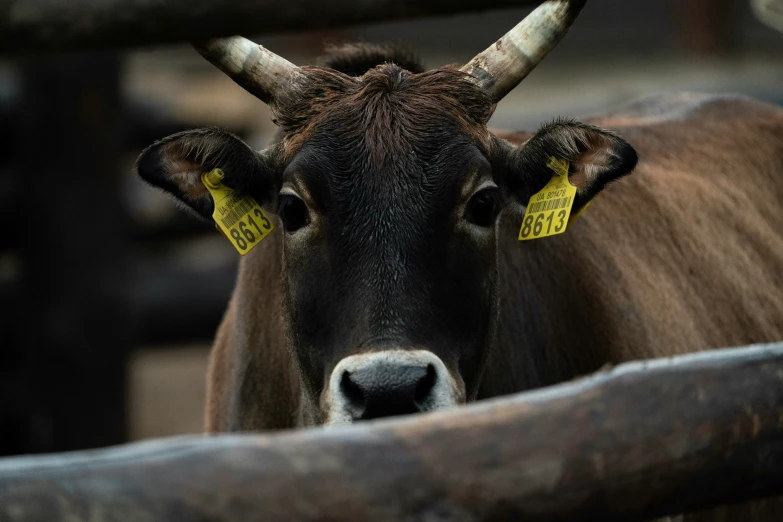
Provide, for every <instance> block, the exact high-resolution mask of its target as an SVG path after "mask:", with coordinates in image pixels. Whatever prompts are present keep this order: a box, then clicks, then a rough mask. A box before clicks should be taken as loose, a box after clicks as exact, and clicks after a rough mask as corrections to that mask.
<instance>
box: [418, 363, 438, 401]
mask: <svg viewBox="0 0 783 522" xmlns="http://www.w3.org/2000/svg"><path fill="white" fill-rule="evenodd" d="M437 379H438V374H437V372H436V371H435V366H433V365H432V364H428V365H427V373H425V374H424V377H422V378H421V379H420V380H419V382H418V383H416V391H415V392H414V394H413V400H414V402H415V403H416V406H418V407H419V409H420V410H424V409H425V407H424V405H425V403H426V402H427V399H428V398H429V397H430V394H431V393H432V389H433V388H434V387H435V382H436V381H437Z"/></svg>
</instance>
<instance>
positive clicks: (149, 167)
mask: <svg viewBox="0 0 783 522" xmlns="http://www.w3.org/2000/svg"><path fill="white" fill-rule="evenodd" d="M215 168H219V169H222V170H223V173H224V175H225V178H224V179H223V183H224V184H225V185H226V186H228V187H230V188H233V189H235V190H236V191H237V192H240V193H242V194H249V195H251V196H253V197H254V198H255V199H256V200H257V201H258V202H259V203H260V204H261V205H264V204H265V203H268V202H269V200H270V199H271V198H273V195H274V194H275V193H276V191H275V187H274V178H275V177H274V176H273V171H274V167H273V161H271V160H270V158H269V157H267V155H265V154H263V153H258V152H256V151H255V150H253V149H252V148H250V147H249V146H248V145H247V144H246V143H245V142H243V141H242V140H240V139H239V138H237V137H236V136H234V135H233V134H231V133H229V132H226V131H224V130H221V129H215V128H203V129H194V130H189V131H185V132H180V133H177V134H172V135H171V136H169V137H167V138H164V139H162V140H160V141H158V142H156V143H153V144H152V145H150V146H149V147H147V148H146V149H145V150H144V151H143V152H142V153H141V155H140V156H139V158H138V159H137V160H136V171H137V172H138V174H139V176H141V177H142V178H143V179H144V180H145V181H147V182H148V183H150V184H152V185H154V186H156V187H158V188H161V189H163V190H165V191H166V192H169V193H171V194H173V195H174V196H176V197H177V199H179V200H180V201H182V202H183V203H185V204H186V205H188V206H189V207H190V208H192V209H193V210H195V211H196V212H197V213H198V214H199V215H201V216H202V217H204V218H207V219H209V218H211V216H212V212H213V211H214V202H213V201H212V197H211V196H210V194H209V192H208V191H207V189H206V187H205V186H204V184H203V183H202V181H201V176H202V174H204V173H205V172H209V171H211V170H213V169H215Z"/></svg>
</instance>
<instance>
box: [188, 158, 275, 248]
mask: <svg viewBox="0 0 783 522" xmlns="http://www.w3.org/2000/svg"><path fill="white" fill-rule="evenodd" d="M224 177H225V175H224V174H223V171H222V170H220V169H215V170H213V171H211V172H207V173H206V174H203V175H202V176H201V181H202V183H204V186H205V187H207V190H208V191H209V193H210V194H211V195H212V199H213V200H214V201H215V211H214V212H213V213H212V219H214V220H215V226H216V227H217V229H218V230H220V231H221V232H222V233H223V235H224V236H226V238H228V240H229V241H231V244H232V245H234V248H236V249H237V252H239V253H240V254H242V255H245V254H247V253H248V252H250V250H252V249H253V247H254V246H256V245H257V244H258V243H259V242H261V240H262V239H264V238H265V237H266V236H267V235H269V233H270V232H272V230H274V229H275V227H274V225H272V220H270V219H269V218H268V217H266V214H264V211H263V209H262V208H261V205H259V204H258V203H256V200H254V199H253V198H251V197H250V196H243V197H239V196H237V195H235V194H234V189H231V188H228V187H227V186H225V185H223V183H222V181H223V178H224Z"/></svg>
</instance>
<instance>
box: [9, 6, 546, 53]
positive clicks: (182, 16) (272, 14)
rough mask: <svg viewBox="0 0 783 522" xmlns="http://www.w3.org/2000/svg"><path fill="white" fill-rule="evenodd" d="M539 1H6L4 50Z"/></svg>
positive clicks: (330, 23)
mask: <svg viewBox="0 0 783 522" xmlns="http://www.w3.org/2000/svg"><path fill="white" fill-rule="evenodd" d="M537 3H539V2H537V1H534V0H483V1H481V2H479V1H476V0H448V1H446V0H403V1H400V0H341V1H340V2H323V1H321V0H290V1H287V2H279V1H278V0H167V1H165V2H164V1H148V0H67V1H63V0H0V53H9V52H13V53H18V52H23V51H41V50H47V51H64V50H74V49H78V50H83V49H95V48H98V49H106V48H110V47H124V46H138V45H152V44H162V43H172V42H183V41H187V40H193V39H201V38H206V37H210V36H227V35H231V34H254V35H259V34H264V33H270V32H285V31H303V30H314V29H325V28H332V27H343V26H348V25H353V24H362V23H370V22H378V21H385V20H396V19H402V18H409V17H421V16H437V15H450V14H456V13H464V12H477V11H486V10H490V9H496V8H503V7H518V6H520V5H532V4H537Z"/></svg>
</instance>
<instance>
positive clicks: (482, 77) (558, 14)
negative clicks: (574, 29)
mask: <svg viewBox="0 0 783 522" xmlns="http://www.w3.org/2000/svg"><path fill="white" fill-rule="evenodd" d="M586 2H587V0H547V1H546V2H544V3H543V4H541V5H540V6H538V7H537V8H536V9H535V10H534V11H533V12H532V13H530V14H529V15H528V16H527V17H526V18H525V19H524V20H522V21H521V22H520V23H519V24H517V26H516V27H514V28H513V29H511V30H510V31H509V32H508V33H506V34H505V36H503V38H501V39H500V40H498V41H497V42H495V43H494V44H492V45H491V46H490V47H488V48H487V49H486V50H485V51H484V52H482V53H480V54H479V55H477V56H476V57H475V58H473V59H472V60H471V61H470V62H468V63H467V64H466V65H465V66H463V67H462V68H461V69H460V70H461V71H463V72H466V73H468V74H470V75H471V76H472V77H473V78H472V79H473V80H474V81H475V82H476V83H477V84H478V85H480V86H481V88H482V89H484V90H485V91H486V93H487V94H489V96H490V98H492V101H493V102H494V103H497V102H499V101H500V100H502V99H503V97H504V96H505V95H506V94H508V93H509V92H511V90H512V89H513V88H514V87H516V86H517V85H519V82H521V81H522V80H523V79H525V77H526V76H527V75H528V74H530V72H531V71H532V70H533V69H535V67H536V65H538V64H539V63H540V62H541V60H543V59H544V56H546V55H547V53H549V51H551V50H552V49H553V48H554V47H555V45H557V44H558V42H559V41H560V40H561V39H562V38H563V37H564V36H565V34H566V33H567V32H568V29H569V28H570V27H571V24H573V23H574V20H576V17H577V16H578V15H579V12H580V11H581V10H582V8H583V7H584V5H585V3H586Z"/></svg>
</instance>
